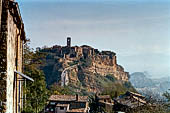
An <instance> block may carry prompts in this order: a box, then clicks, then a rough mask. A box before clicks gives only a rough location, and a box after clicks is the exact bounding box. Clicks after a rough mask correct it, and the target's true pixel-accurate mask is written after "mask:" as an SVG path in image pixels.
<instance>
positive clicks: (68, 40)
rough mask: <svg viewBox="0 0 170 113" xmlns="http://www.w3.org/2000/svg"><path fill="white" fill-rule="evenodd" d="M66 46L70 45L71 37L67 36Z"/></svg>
mask: <svg viewBox="0 0 170 113" xmlns="http://www.w3.org/2000/svg"><path fill="white" fill-rule="evenodd" d="M67 47H71V37H67Z"/></svg>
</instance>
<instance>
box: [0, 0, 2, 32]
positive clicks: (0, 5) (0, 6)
mask: <svg viewBox="0 0 170 113" xmlns="http://www.w3.org/2000/svg"><path fill="white" fill-rule="evenodd" d="M1 14H2V0H0V32H1Z"/></svg>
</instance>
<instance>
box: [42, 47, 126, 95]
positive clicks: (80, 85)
mask: <svg viewBox="0 0 170 113" xmlns="http://www.w3.org/2000/svg"><path fill="white" fill-rule="evenodd" d="M39 52H44V53H46V59H45V62H46V63H45V65H43V66H41V69H42V70H43V71H44V73H45V75H46V80H47V84H48V85H51V84H53V83H55V82H56V83H60V84H61V85H62V86H70V87H71V88H73V89H76V92H82V91H85V92H101V91H102V90H103V88H104V87H107V86H108V85H109V84H111V83H113V82H115V81H117V82H122V83H125V82H128V79H129V73H128V72H125V71H124V68H123V67H122V66H120V65H118V64H117V59H116V53H114V52H111V51H101V52H100V51H98V50H97V49H94V48H92V47H90V46H87V45H83V46H80V47H79V46H74V47H67V46H64V47H62V46H58V45H57V46H53V47H51V48H43V49H39Z"/></svg>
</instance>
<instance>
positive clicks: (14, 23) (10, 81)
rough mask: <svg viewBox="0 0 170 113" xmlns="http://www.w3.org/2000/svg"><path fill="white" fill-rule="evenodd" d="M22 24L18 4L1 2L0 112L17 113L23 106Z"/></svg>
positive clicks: (3, 0)
mask: <svg viewBox="0 0 170 113" xmlns="http://www.w3.org/2000/svg"><path fill="white" fill-rule="evenodd" d="M25 42H26V36H25V31H24V24H23V21H22V18H21V14H20V11H19V7H18V4H17V2H14V1H13V0H0V86H1V87H0V103H1V104H0V112H1V111H2V110H3V111H5V112H6V113H20V111H21V109H22V107H23V101H22V99H23V93H22V89H23V88H22V86H23V85H22V84H23V82H22V81H23V80H25V79H29V80H31V81H33V79H31V78H29V77H28V76H26V75H24V74H22V71H23V45H24V43H25Z"/></svg>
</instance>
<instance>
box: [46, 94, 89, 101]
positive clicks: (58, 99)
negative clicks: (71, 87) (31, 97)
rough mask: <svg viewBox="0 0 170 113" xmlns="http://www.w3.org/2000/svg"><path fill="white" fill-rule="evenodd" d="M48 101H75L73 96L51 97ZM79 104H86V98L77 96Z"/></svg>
mask: <svg viewBox="0 0 170 113" xmlns="http://www.w3.org/2000/svg"><path fill="white" fill-rule="evenodd" d="M49 100H50V101H77V100H76V96H74V95H51V97H50V98H49ZM78 101H79V102H87V101H88V96H78Z"/></svg>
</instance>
